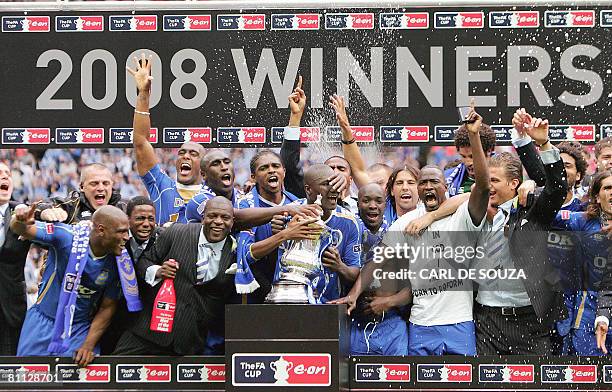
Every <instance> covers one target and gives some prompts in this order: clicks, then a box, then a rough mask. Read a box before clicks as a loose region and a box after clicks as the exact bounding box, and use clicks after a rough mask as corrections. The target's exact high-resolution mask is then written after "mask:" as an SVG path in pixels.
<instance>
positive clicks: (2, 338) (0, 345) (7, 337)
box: [0, 311, 21, 356]
mask: <svg viewBox="0 0 612 392" xmlns="http://www.w3.org/2000/svg"><path fill="white" fill-rule="evenodd" d="M20 334H21V326H20V327H12V326H10V325H9V324H8V323H7V322H6V318H5V317H4V313H2V311H0V355H11V356H14V355H17V344H18V343H19V335H20Z"/></svg>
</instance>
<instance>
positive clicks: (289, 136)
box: [283, 127, 300, 140]
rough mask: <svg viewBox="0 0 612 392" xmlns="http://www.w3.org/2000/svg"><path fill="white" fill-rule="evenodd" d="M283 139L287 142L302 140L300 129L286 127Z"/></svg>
mask: <svg viewBox="0 0 612 392" xmlns="http://www.w3.org/2000/svg"><path fill="white" fill-rule="evenodd" d="M283 137H284V138H285V140H300V127H285V130H284V132H283Z"/></svg>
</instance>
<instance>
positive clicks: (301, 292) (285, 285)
mask: <svg viewBox="0 0 612 392" xmlns="http://www.w3.org/2000/svg"><path fill="white" fill-rule="evenodd" d="M266 303H271V304H307V303H309V301H308V287H307V286H306V285H304V284H302V283H298V282H292V281H290V280H279V281H278V282H276V283H274V285H272V290H271V291H270V293H269V294H268V295H267V296H266Z"/></svg>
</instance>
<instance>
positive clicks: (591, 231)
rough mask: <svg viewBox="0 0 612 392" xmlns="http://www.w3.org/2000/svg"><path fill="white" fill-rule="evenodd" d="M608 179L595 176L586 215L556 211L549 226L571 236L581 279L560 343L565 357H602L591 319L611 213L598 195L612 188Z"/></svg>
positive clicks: (610, 342) (603, 268) (604, 260)
mask: <svg viewBox="0 0 612 392" xmlns="http://www.w3.org/2000/svg"><path fill="white" fill-rule="evenodd" d="M611 179H612V176H610V173H609V172H601V173H599V174H597V175H596V176H595V177H594V179H593V182H592V184H591V187H590V189H589V205H588V207H587V210H586V212H569V211H560V212H559V213H558V214H557V217H556V219H555V221H554V222H553V227H556V228H560V229H563V230H569V231H571V232H572V234H573V237H572V240H573V242H574V244H575V247H576V248H575V250H576V256H577V261H578V266H579V268H580V272H581V278H582V282H581V288H582V290H581V291H577V292H576V294H575V298H574V302H573V309H572V315H573V317H572V325H571V331H570V334H569V335H568V338H566V340H565V342H564V346H565V347H564V352H565V353H567V354H577V355H602V352H601V351H600V350H599V349H598V348H597V340H596V337H595V318H596V314H597V295H598V290H599V285H600V283H601V279H602V277H603V274H604V273H605V271H606V263H607V262H608V257H609V251H608V247H609V245H610V241H609V240H608V238H607V236H606V234H605V233H603V232H602V227H603V226H605V225H607V224H609V221H608V219H609V217H610V216H612V215H609V214H612V211H610V201H609V200H605V201H602V197H601V195H600V193H602V194H603V193H604V192H605V190H604V189H603V188H604V185H605V186H612V185H611V184H612V181H611ZM604 181H606V184H604ZM604 203H605V205H606V207H605V208H604V206H603V204H604ZM604 219H605V220H606V221H605V222H604ZM611 333H612V331H610V333H608V338H607V341H606V346H607V347H608V350H610V349H612V338H611V337H610V334H611Z"/></svg>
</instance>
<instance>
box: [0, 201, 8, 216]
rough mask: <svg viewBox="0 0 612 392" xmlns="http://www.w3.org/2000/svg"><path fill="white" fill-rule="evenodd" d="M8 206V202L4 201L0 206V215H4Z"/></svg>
mask: <svg viewBox="0 0 612 392" xmlns="http://www.w3.org/2000/svg"><path fill="white" fill-rule="evenodd" d="M8 207H9V203H4V204H3V205H1V206H0V214H2V216H5V215H6V210H7V209H8Z"/></svg>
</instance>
